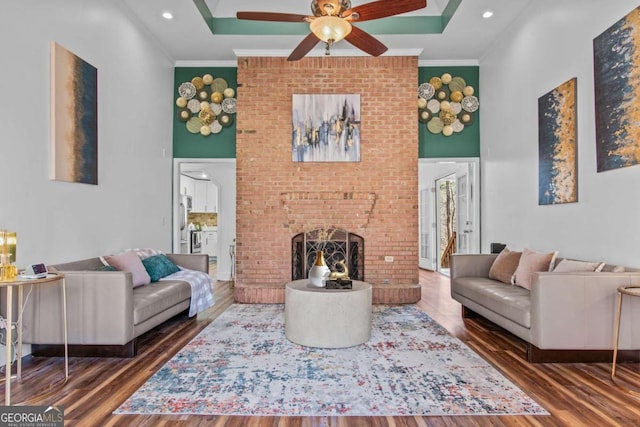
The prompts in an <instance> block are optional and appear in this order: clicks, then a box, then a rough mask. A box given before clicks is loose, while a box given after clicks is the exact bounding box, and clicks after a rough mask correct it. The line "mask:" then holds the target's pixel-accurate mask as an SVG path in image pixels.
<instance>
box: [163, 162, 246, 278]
mask: <svg viewBox="0 0 640 427" xmlns="http://www.w3.org/2000/svg"><path fill="white" fill-rule="evenodd" d="M173 176H174V179H173V211H174V216H173V252H174V253H197V252H199V253H207V254H209V272H210V274H211V276H212V277H213V278H214V279H217V280H230V277H231V271H232V268H231V257H230V254H229V247H230V245H231V244H232V243H233V240H234V239H235V212H236V210H235V195H236V191H235V182H236V179H235V159H174V171H173ZM185 200H188V203H185ZM187 205H189V206H191V208H190V209H186V206H187ZM195 240H197V241H199V242H200V244H199V245H195V246H194V245H192V244H190V242H192V241H195ZM194 247H195V248H196V249H195V250H194V249H193V248H194ZM194 251H195V252H194Z"/></svg>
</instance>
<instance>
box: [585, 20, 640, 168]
mask: <svg viewBox="0 0 640 427" xmlns="http://www.w3.org/2000/svg"><path fill="white" fill-rule="evenodd" d="M593 56H594V79H595V107H596V155H597V169H598V172H603V171H607V170H611V169H617V168H622V167H626V166H632V165H636V164H638V163H640V127H639V126H638V122H639V121H640V7H638V8H636V9H635V10H633V11H632V12H630V13H629V14H628V15H627V16H625V17H624V18H622V19H621V20H619V21H618V22H616V23H615V24H613V25H612V26H611V27H609V28H608V29H607V30H606V31H605V32H603V33H602V34H600V35H599V36H598V37H596V38H595V39H594V40H593Z"/></svg>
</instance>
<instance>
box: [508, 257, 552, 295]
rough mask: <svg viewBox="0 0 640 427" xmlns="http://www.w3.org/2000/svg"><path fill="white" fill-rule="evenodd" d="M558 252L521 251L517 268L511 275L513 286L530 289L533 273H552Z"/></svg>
mask: <svg viewBox="0 0 640 427" xmlns="http://www.w3.org/2000/svg"><path fill="white" fill-rule="evenodd" d="M557 256H558V252H557V251H555V252H549V253H542V252H536V251H532V250H531V249H526V248H525V250H524V251H522V256H521V257H520V261H519V262H518V268H516V272H515V273H514V275H513V278H514V282H513V284H514V285H518V286H522V287H523V288H525V289H531V280H532V276H533V273H535V272H537V271H552V270H553V267H554V264H555V259H556V257H557Z"/></svg>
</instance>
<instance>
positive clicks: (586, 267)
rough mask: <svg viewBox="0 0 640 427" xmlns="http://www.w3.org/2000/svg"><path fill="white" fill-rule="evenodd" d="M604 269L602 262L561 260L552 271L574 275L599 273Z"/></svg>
mask: <svg viewBox="0 0 640 427" xmlns="http://www.w3.org/2000/svg"><path fill="white" fill-rule="evenodd" d="M603 267H604V262H585V261H574V260H570V259H563V260H562V261H560V262H559V263H558V265H556V267H555V268H554V269H553V272H554V273H576V272H582V271H586V272H590V271H595V272H600V271H601V270H602V268H603Z"/></svg>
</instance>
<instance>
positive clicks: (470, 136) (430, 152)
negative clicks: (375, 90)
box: [416, 66, 482, 159]
mask: <svg viewBox="0 0 640 427" xmlns="http://www.w3.org/2000/svg"><path fill="white" fill-rule="evenodd" d="M444 73H449V74H451V76H452V77H462V78H463V79H464V80H465V81H466V83H467V85H470V86H473V88H474V89H475V96H477V97H478V100H479V101H480V108H479V109H478V111H476V112H475V113H474V121H473V123H472V124H471V125H469V126H465V128H464V130H463V131H462V132H459V133H454V134H453V135H451V136H444V135H442V134H441V133H440V134H433V133H431V132H429V130H428V129H427V125H426V123H421V122H419V121H418V107H417V103H416V123H418V126H419V128H418V138H419V149H418V156H419V157H420V158H421V159H426V158H444V157H480V112H481V111H482V97H481V96H480V88H479V86H478V83H479V80H480V71H479V67H477V66H470V67H461V66H455V67H419V69H418V82H419V84H422V83H427V82H428V81H429V80H430V79H431V77H434V76H437V77H440V76H441V75H443V74H444ZM417 90H418V89H417V88H416V92H417Z"/></svg>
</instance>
